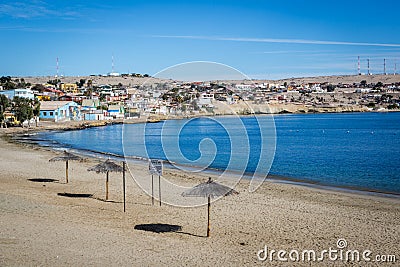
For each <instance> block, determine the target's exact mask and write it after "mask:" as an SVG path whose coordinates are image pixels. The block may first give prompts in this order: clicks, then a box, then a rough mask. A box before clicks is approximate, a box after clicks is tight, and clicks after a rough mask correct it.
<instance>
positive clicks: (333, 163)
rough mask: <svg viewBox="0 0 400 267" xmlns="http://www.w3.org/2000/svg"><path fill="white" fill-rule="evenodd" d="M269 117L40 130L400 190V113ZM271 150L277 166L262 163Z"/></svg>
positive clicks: (162, 155)
mask: <svg viewBox="0 0 400 267" xmlns="http://www.w3.org/2000/svg"><path fill="white" fill-rule="evenodd" d="M271 118H272V117H271V116H262V115H261V116H256V117H251V116H250V117H241V118H240V119H239V120H238V119H237V118H233V117H219V118H218V120H215V119H213V118H196V119H190V120H176V121H169V122H168V123H165V122H159V123H147V124H141V125H139V124H124V125H121V124H119V125H111V126H106V127H95V128H88V129H84V130H76V131H61V132H45V133H39V134H38V135H37V136H36V137H35V138H36V139H37V140H38V142H39V143H40V144H42V145H49V144H51V145H53V146H58V147H66V148H74V149H78V150H84V151H93V152H101V153H108V154H112V155H121V156H122V155H123V154H124V151H125V153H126V151H129V156H138V157H144V158H158V159H165V160H169V161H171V162H175V163H178V164H182V165H183V166H185V165H196V166H194V167H200V168H204V167H207V168H208V169H214V170H220V171H224V170H226V169H228V170H229V171H233V172H237V171H244V172H246V173H247V174H252V173H254V172H257V171H260V170H261V172H265V171H266V170H267V171H268V170H269V171H270V174H274V175H278V176H282V177H287V178H294V179H297V180H301V181H304V182H309V183H314V184H321V185H329V186H335V187H347V188H349V187H350V188H356V189H366V190H372V191H380V192H392V193H396V194H400V113H340V114H288V115H276V116H274V117H273V121H274V125H275V129H274V131H272V130H271V129H270V127H271ZM264 122H265V123H264ZM264 124H267V125H268V129H267V131H265V129H263V128H262V125H264ZM270 130H271V131H270ZM275 130H276V131H275ZM244 135H245V136H244ZM264 139H268V140H267V141H266V142H265V140H264ZM232 140H236V141H232ZM237 140H242V142H240V141H239V142H238V141H237ZM233 145H234V147H232V146H233ZM275 145H276V146H275ZM241 146H243V147H241ZM264 150H268V153H266V154H265V153H264V154H263V153H262V152H263V151H264ZM271 153H273V154H271ZM265 155H266V156H265ZM271 155H272V156H273V157H272V158H271V163H272V166H271V168H269V166H265V168H257V167H260V166H258V165H262V164H263V162H264V160H265V159H264V158H263V157H270V156H271ZM268 164H269V161H268V160H266V161H265V165H268ZM243 168H245V169H244V170H242V169H243ZM260 175H263V173H260Z"/></svg>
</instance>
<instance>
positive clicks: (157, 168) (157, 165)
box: [149, 159, 163, 176]
mask: <svg viewBox="0 0 400 267" xmlns="http://www.w3.org/2000/svg"><path fill="white" fill-rule="evenodd" d="M149 172H150V174H157V175H159V176H162V173H163V162H162V160H158V159H151V160H149Z"/></svg>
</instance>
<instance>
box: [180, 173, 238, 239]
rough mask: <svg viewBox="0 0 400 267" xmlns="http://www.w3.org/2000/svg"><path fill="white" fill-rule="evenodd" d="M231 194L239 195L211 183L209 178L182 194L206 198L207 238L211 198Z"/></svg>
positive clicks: (227, 188) (230, 189) (223, 186)
mask: <svg viewBox="0 0 400 267" xmlns="http://www.w3.org/2000/svg"><path fill="white" fill-rule="evenodd" d="M233 194H239V193H238V192H237V191H235V190H233V189H232V188H230V187H228V186H225V185H222V184H219V183H216V182H213V181H212V180H211V177H210V178H208V181H207V182H205V183H201V184H199V185H196V186H195V187H193V188H191V189H189V190H187V191H185V192H183V193H182V196H184V197H206V198H207V200H208V203H207V237H209V236H210V206H211V198H214V197H221V196H227V195H233Z"/></svg>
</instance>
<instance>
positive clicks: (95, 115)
mask: <svg viewBox="0 0 400 267" xmlns="http://www.w3.org/2000/svg"><path fill="white" fill-rule="evenodd" d="M82 115H83V119H84V120H85V121H101V120H104V113H103V111H102V110H84V111H82Z"/></svg>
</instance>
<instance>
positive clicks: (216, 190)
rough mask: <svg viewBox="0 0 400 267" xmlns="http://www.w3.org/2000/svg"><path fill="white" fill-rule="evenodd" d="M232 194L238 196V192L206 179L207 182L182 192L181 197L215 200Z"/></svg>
mask: <svg viewBox="0 0 400 267" xmlns="http://www.w3.org/2000/svg"><path fill="white" fill-rule="evenodd" d="M232 194H238V192H237V191H235V190H233V189H232V188H230V187H228V186H225V185H222V184H219V183H216V182H214V181H212V180H211V178H208V181H207V182H205V183H201V184H199V185H196V186H195V187H193V188H191V189H189V190H187V191H185V192H183V193H182V196H184V197H211V198H215V197H220V196H228V195H232Z"/></svg>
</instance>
